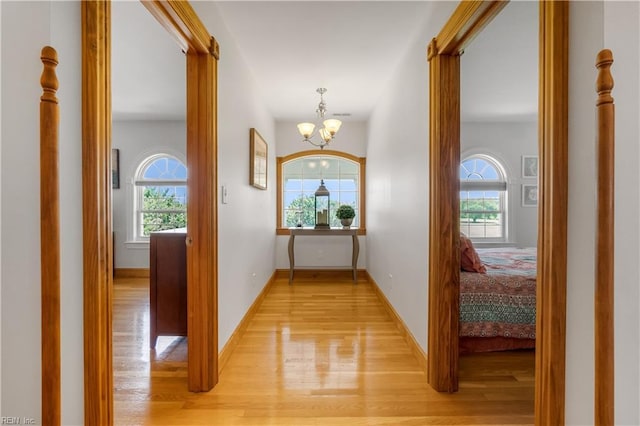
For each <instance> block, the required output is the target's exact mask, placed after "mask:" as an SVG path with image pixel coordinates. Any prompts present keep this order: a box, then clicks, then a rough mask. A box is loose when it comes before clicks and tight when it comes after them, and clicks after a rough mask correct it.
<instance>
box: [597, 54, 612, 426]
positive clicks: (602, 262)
mask: <svg viewBox="0 0 640 426" xmlns="http://www.w3.org/2000/svg"><path fill="white" fill-rule="evenodd" d="M612 63H613V54H612V53H611V51H610V50H608V49H605V50H602V51H600V53H598V57H597V59H596V67H597V68H598V69H599V70H600V72H599V73H598V79H597V81H596V90H597V92H598V100H597V101H596V107H597V110H598V147H597V152H598V160H597V161H598V197H597V200H598V228H597V234H596V259H595V264H596V283H595V404H594V405H595V424H596V425H602V426H606V425H613V424H615V422H614V410H613V407H614V387H613V384H614V350H613V349H614V338H613V337H614V327H613V326H614V324H613V313H614V310H613V299H614V294H613V289H614V286H613V284H614V281H613V247H614V245H613V242H614V241H613V232H614V189H615V188H614V175H615V169H614V152H615V136H614V129H615V105H614V104H613V98H612V97H611V89H613V77H612V76H611V64H612Z"/></svg>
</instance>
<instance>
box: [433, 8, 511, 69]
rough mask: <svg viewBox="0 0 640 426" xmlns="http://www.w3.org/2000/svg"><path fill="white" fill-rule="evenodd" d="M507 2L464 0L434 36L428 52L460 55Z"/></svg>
mask: <svg viewBox="0 0 640 426" xmlns="http://www.w3.org/2000/svg"><path fill="white" fill-rule="evenodd" d="M507 3H509V1H508V0H506V1H504V0H497V1H495V0H492V1H484V0H466V1H463V2H460V4H459V5H458V7H457V8H456V10H454V11H453V14H452V15H451V17H450V18H449V20H448V21H447V23H446V24H445V26H444V27H442V30H440V33H439V34H438V36H437V37H436V38H435V41H436V43H435V45H434V46H433V48H432V50H431V51H430V52H429V56H433V55H460V54H462V52H463V50H464V49H465V47H466V46H467V45H469V43H471V41H472V40H473V39H474V38H475V37H476V36H477V35H478V34H480V32H482V30H483V29H484V27H486V26H487V25H488V24H489V22H491V21H492V20H493V18H495V17H496V15H498V13H500V11H501V10H502V9H503V8H504V7H505V6H506V5H507Z"/></svg>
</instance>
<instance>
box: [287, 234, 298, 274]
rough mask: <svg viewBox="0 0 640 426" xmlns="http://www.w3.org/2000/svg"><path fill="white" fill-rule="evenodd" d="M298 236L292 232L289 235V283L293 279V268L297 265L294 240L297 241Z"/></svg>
mask: <svg viewBox="0 0 640 426" xmlns="http://www.w3.org/2000/svg"><path fill="white" fill-rule="evenodd" d="M295 238H296V236H295V235H293V234H291V235H290V236H289V285H291V282H292V281H293V268H294V266H295V258H294V252H293V242H294V241H295Z"/></svg>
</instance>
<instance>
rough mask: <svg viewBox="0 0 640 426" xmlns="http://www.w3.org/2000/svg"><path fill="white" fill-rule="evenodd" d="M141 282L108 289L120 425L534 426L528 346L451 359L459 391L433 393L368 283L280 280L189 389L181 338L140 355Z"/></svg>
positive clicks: (145, 311) (144, 299)
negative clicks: (212, 374) (210, 382)
mask: <svg viewBox="0 0 640 426" xmlns="http://www.w3.org/2000/svg"><path fill="white" fill-rule="evenodd" d="M148 298H149V283H148V279H139V278H122V279H117V280H116V281H115V285H114V316H113V318H114V320H113V325H114V327H113V328H114V338H113V345H114V348H113V354H114V359H113V365H114V386H115V389H114V405H115V406H114V414H115V424H118V425H133V424H135V425H138V424H140V425H142V424H147V425H181V426H186V425H225V426H233V425H239V426H243V425H283V426H286V425H296V426H305V425H312V426H319V425H322V426H324V425H349V426H353V425H368V426H369V425H372V426H375V425H409V426H411V425H445V424H446V425H463V424H464V425H475V424H495V425H498V424H500V425H505V424H513V425H523V424H533V395H534V363H535V361H534V354H533V352H532V351H516V352H503V353H494V354H476V355H468V356H464V357H461V359H460V374H461V377H460V392H458V393H456V394H444V393H438V392H435V391H433V390H432V389H431V388H430V387H429V386H428V385H427V382H426V377H425V375H424V373H423V371H422V370H421V368H420V366H419V364H418V361H417V360H416V358H415V357H414V355H413V353H412V352H411V350H410V348H409V346H408V345H407V344H406V343H405V340H404V339H403V337H402V335H401V334H400V333H399V332H398V329H397V327H396V324H395V323H394V322H393V320H392V318H390V317H389V316H388V314H387V312H386V310H385V309H384V306H383V305H382V304H381V302H380V301H379V299H378V297H377V295H376V293H375V292H374V290H373V289H372V287H371V286H370V285H368V284H366V283H358V284H357V285H353V283H352V282H351V281H350V280H344V281H343V280H340V281H326V280H325V281H314V280H304V279H301V280H296V282H295V283H294V285H292V286H289V285H288V282H287V280H286V279H278V280H277V281H276V282H275V283H274V285H273V286H272V287H271V290H270V291H269V293H267V295H266V297H265V298H264V300H263V302H262V305H261V306H260V307H259V308H258V310H257V311H256V313H255V316H254V317H253V319H252V320H251V321H250V322H249V323H248V325H247V328H246V330H245V332H244V334H243V335H242V336H241V338H240V341H239V342H238V345H237V346H236V348H235V350H234V352H233V353H232V354H231V356H230V358H229V360H228V362H227V364H226V366H225V368H224V370H223V371H222V373H221V374H220V381H219V383H218V385H217V386H216V388H215V389H213V390H212V391H209V392H204V393H197V394H196V393H190V392H188V391H187V368H186V367H187V366H186V359H187V352H186V351H187V345H186V338H184V337H178V338H171V337H160V338H159V339H158V345H157V347H156V350H150V349H148V348H149V344H148V342H149V300H148Z"/></svg>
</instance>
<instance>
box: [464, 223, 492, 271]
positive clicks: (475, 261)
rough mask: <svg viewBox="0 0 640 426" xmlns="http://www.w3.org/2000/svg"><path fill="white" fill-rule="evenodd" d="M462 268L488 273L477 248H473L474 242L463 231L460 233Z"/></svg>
mask: <svg viewBox="0 0 640 426" xmlns="http://www.w3.org/2000/svg"><path fill="white" fill-rule="evenodd" d="M460 269H462V270H463V271H467V272H478V273H480V274H486V273H487V268H485V266H484V265H483V264H482V261H481V260H480V256H478V253H477V252H476V249H475V248H473V243H472V242H471V240H470V239H469V238H467V236H466V235H464V234H463V233H462V232H461V233H460Z"/></svg>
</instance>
